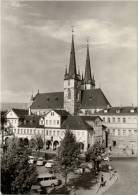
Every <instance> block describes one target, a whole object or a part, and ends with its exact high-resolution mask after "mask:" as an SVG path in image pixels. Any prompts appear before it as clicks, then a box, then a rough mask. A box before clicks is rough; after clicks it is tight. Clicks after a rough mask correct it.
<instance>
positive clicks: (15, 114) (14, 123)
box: [6, 108, 28, 127]
mask: <svg viewBox="0 0 138 195" xmlns="http://www.w3.org/2000/svg"><path fill="white" fill-rule="evenodd" d="M26 115H28V110H25V109H17V108H13V109H11V110H10V111H8V112H7V114H6V120H7V124H8V125H9V126H10V127H18V126H19V125H20V123H21V122H22V121H23V120H24V118H25V116H26Z"/></svg>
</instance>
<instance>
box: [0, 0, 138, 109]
mask: <svg viewBox="0 0 138 195" xmlns="http://www.w3.org/2000/svg"><path fill="white" fill-rule="evenodd" d="M2 11H3V12H2V68H1V74H2V75H1V76H2V77H1V78H2V88H1V91H2V101H4V102H28V101H29V98H30V96H31V94H32V93H33V94H35V93H36V92H37V90H38V89H39V90H40V92H50V91H63V78H64V77H63V75H64V70H65V67H66V65H68V64H69V55H70V45H71V26H74V31H75V32H74V34H75V35H74V36H75V49H76V61H77V67H79V68H80V70H81V72H82V71H84V67H85V61H86V39H87V38H89V44H90V57H91V66H92V72H94V74H95V79H96V86H97V87H101V89H102V90H103V92H104V94H105V96H106V97H107V98H108V100H109V101H110V103H111V104H112V106H116V105H131V104H132V103H133V104H134V105H136V102H137V50H136V49H137V40H136V39H137V6H136V2H94V1H93V2H79V1H77V2H67V1H66V2H56V1H55V2H50V1H47V2H46V1H38V2H37V1H34V2H33V1H20V2H19V1H15V0H8V1H6V0H3V3H2Z"/></svg>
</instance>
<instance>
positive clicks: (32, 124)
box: [19, 115, 44, 128]
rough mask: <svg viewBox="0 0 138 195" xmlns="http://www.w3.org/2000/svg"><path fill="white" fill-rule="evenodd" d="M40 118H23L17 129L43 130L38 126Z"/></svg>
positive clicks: (41, 126)
mask: <svg viewBox="0 0 138 195" xmlns="http://www.w3.org/2000/svg"><path fill="white" fill-rule="evenodd" d="M40 118H41V116H34V115H32V116H25V118H24V120H23V121H22V122H21V124H20V125H19V127H22V128H23V127H27V128H43V127H44V126H43V125H39V119H40Z"/></svg>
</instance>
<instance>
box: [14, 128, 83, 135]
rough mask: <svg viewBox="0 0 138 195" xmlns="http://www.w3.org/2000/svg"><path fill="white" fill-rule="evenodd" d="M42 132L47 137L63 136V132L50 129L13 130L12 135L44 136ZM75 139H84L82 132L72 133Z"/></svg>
mask: <svg viewBox="0 0 138 195" xmlns="http://www.w3.org/2000/svg"><path fill="white" fill-rule="evenodd" d="M44 131H45V135H47V136H61V137H62V136H64V131H60V130H52V129H50V130H49V129H45V130H43V129H31V128H30V129H29V128H27V129H23V128H20V129H13V133H15V134H27V135H35V134H43V135H44ZM73 133H74V134H75V135H76V136H77V137H79V136H82V137H84V132H80V131H77V132H73Z"/></svg>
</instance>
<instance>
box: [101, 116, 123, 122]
mask: <svg viewBox="0 0 138 195" xmlns="http://www.w3.org/2000/svg"><path fill="white" fill-rule="evenodd" d="M103 122H107V123H115V122H117V123H121V122H123V123H126V118H120V117H118V118H115V117H112V118H111V117H108V118H105V117H103Z"/></svg>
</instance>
